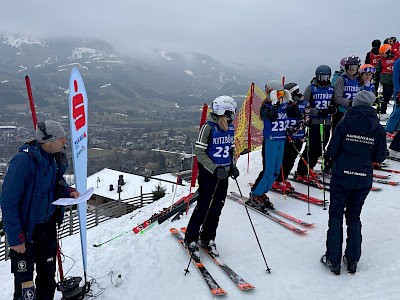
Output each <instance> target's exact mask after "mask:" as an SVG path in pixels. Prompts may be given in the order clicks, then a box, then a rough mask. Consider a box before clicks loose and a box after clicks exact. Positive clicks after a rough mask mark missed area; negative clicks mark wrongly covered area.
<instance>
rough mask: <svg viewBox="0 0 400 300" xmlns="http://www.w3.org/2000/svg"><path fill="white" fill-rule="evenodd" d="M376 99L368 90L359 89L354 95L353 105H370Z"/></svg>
mask: <svg viewBox="0 0 400 300" xmlns="http://www.w3.org/2000/svg"><path fill="white" fill-rule="evenodd" d="M375 100H376V97H375V94H374V93H372V92H369V91H360V92H358V93H357V94H355V95H354V99H353V106H359V105H364V106H371V105H372V104H373V103H374V102H375Z"/></svg>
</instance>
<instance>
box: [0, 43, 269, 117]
mask: <svg viewBox="0 0 400 300" xmlns="http://www.w3.org/2000/svg"><path fill="white" fill-rule="evenodd" d="M0 52H1V53H2V56H1V57H0V84H1V85H0V87H1V88H0V97H1V98H2V103H1V104H0V105H9V104H19V103H25V102H26V90H25V83H24V76H25V75H29V77H30V78H31V84H32V90H33V94H34V98H35V103H36V104H37V105H38V107H51V106H53V107H55V108H59V109H61V107H62V106H63V105H65V104H66V103H67V95H68V80H69V73H70V71H71V69H72V68H73V67H77V68H78V69H79V70H80V71H81V73H82V75H83V77H84V80H85V84H86V90H87V93H88V97H89V99H90V102H89V103H90V106H91V108H90V109H91V111H100V110H113V109H115V108H116V107H118V108H119V109H132V108H134V109H136V110H138V109H149V107H151V108H154V109H157V108H160V109H162V108H165V107H172V106H173V105H174V104H175V103H177V104H178V105H179V106H192V105H199V104H202V103H204V102H210V100H211V99H213V98H215V97H216V96H218V95H222V94H228V95H244V94H246V93H247V90H248V88H249V85H250V83H251V82H253V81H256V80H262V81H264V80H265V78H268V77H271V76H270V72H269V71H268V70H266V69H263V68H257V69H256V70H254V69H250V68H247V67H245V66H237V65H227V64H224V63H221V62H219V61H216V60H214V59H213V58H212V57H211V56H209V55H206V54H199V53H190V54H182V53H178V52H171V51H170V52H168V51H165V50H162V49H155V50H154V51H153V52H152V53H150V55H147V56H146V57H145V58H144V57H143V56H140V55H137V54H132V55H130V56H127V55H121V54H119V53H118V52H117V51H116V50H115V49H114V48H113V47H112V45H110V44H108V43H107V42H105V41H102V40H98V39H83V38H52V39H39V38H34V37H26V36H5V35H3V36H0ZM271 78H272V77H271Z"/></svg>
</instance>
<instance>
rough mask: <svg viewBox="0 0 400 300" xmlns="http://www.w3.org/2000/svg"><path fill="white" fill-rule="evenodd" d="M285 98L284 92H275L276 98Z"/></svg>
mask: <svg viewBox="0 0 400 300" xmlns="http://www.w3.org/2000/svg"><path fill="white" fill-rule="evenodd" d="M283 97H285V91H277V92H276V98H278V99H279V98H283Z"/></svg>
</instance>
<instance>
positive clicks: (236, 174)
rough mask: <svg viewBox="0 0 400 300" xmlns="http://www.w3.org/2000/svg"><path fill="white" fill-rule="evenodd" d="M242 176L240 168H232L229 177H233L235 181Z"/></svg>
mask: <svg viewBox="0 0 400 300" xmlns="http://www.w3.org/2000/svg"><path fill="white" fill-rule="evenodd" d="M239 175H240V173H239V170H238V168H236V167H233V166H231V169H230V170H229V176H231V177H232V178H233V179H236V178H238V177H239Z"/></svg>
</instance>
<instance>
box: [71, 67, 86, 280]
mask: <svg viewBox="0 0 400 300" xmlns="http://www.w3.org/2000/svg"><path fill="white" fill-rule="evenodd" d="M87 116H88V99H87V95H86V89H85V85H84V83H83V78H82V75H81V73H80V72H79V71H78V69H76V68H73V69H72V70H71V75H70V78H69V121H70V129H71V147H72V161H73V164H74V174H75V187H76V189H77V190H78V192H80V193H81V194H83V193H85V192H86V190H87V156H88V154H87V153H88V146H87V145H88V140H87V139H88V136H87V127H88V126H87ZM86 211H87V204H86V202H83V203H80V204H78V213H79V226H80V236H81V246H82V260H83V269H84V273H85V281H86V269H87V242H86Z"/></svg>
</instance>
